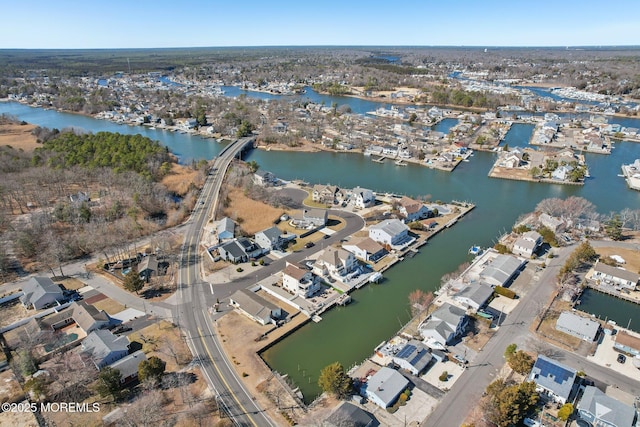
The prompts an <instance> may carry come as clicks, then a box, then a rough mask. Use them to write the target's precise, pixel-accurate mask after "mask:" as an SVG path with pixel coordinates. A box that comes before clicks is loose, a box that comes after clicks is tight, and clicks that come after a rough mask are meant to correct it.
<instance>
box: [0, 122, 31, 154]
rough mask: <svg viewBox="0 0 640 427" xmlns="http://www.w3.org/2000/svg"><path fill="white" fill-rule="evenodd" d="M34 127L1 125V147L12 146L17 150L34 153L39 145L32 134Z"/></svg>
mask: <svg viewBox="0 0 640 427" xmlns="http://www.w3.org/2000/svg"><path fill="white" fill-rule="evenodd" d="M34 128H35V126H34V125H20V124H12V125H0V145H10V146H11V147H13V148H15V149H16V150H23V151H26V152H29V153H30V152H31V151H33V150H34V149H35V148H36V147H38V146H39V144H38V143H37V142H36V137H35V136H34V135H32V134H31V131H32V130H33V129H34Z"/></svg>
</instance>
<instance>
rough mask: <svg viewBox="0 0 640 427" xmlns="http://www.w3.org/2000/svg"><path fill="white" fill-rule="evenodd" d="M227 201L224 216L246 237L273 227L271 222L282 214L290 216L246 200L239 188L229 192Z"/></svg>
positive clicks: (271, 207)
mask: <svg viewBox="0 0 640 427" xmlns="http://www.w3.org/2000/svg"><path fill="white" fill-rule="evenodd" d="M229 200H230V203H229V206H227V207H226V208H225V210H224V214H225V215H226V216H228V217H229V218H232V219H235V220H236V221H237V222H238V224H240V227H241V228H242V230H244V232H245V233H247V234H248V235H254V234H255V233H257V232H258V231H261V230H264V229H265V228H269V227H271V226H273V221H275V220H276V219H278V218H279V217H280V215H282V214H283V213H287V214H291V212H290V211H289V210H286V209H282V208H274V207H273V206H270V205H267V204H266V203H262V202H258V201H256V200H252V199H250V198H248V197H247V196H245V194H244V191H243V190H242V189H240V188H233V189H230V190H229Z"/></svg>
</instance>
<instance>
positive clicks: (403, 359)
mask: <svg viewBox="0 0 640 427" xmlns="http://www.w3.org/2000/svg"><path fill="white" fill-rule="evenodd" d="M431 359H433V357H432V356H431V352H430V350H429V348H428V347H427V346H426V345H424V344H423V343H421V342H420V341H418V340H410V341H409V342H408V343H406V344H405V345H404V347H402V348H401V349H400V350H399V351H398V352H397V353H396V354H394V355H393V356H392V360H393V362H394V363H395V364H396V365H398V366H400V368H402V369H404V370H406V371H408V372H411V373H412V374H413V375H420V373H421V372H422V371H424V370H425V368H426V367H427V366H428V365H429V362H431Z"/></svg>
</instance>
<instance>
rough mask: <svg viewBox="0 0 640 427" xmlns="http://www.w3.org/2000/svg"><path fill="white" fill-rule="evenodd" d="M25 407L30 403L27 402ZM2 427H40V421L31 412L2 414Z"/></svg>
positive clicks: (0, 421) (0, 413)
mask: <svg viewBox="0 0 640 427" xmlns="http://www.w3.org/2000/svg"><path fill="white" fill-rule="evenodd" d="M24 404H25V405H28V404H29V402H27V401H26V400H25V402H24ZM0 426H21V427H38V426H39V424H38V420H37V419H36V416H35V415H34V414H33V413H31V412H0Z"/></svg>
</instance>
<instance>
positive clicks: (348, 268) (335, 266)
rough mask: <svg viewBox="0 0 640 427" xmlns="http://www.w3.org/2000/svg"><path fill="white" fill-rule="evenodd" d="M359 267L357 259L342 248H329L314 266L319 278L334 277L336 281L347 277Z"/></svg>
mask: <svg viewBox="0 0 640 427" xmlns="http://www.w3.org/2000/svg"><path fill="white" fill-rule="evenodd" d="M357 266H358V262H357V261H356V257H355V256H354V255H353V254H352V253H351V252H349V251H346V250H344V249H342V248H334V247H333V246H329V247H328V248H326V249H325V250H324V251H323V252H322V254H320V256H319V257H318V259H317V260H316V262H315V264H314V265H313V270H314V273H315V274H317V275H318V276H332V277H334V278H336V279H340V278H341V277H344V276H346V275H347V274H349V273H351V272H352V271H354V270H355V268H356V267H357Z"/></svg>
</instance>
